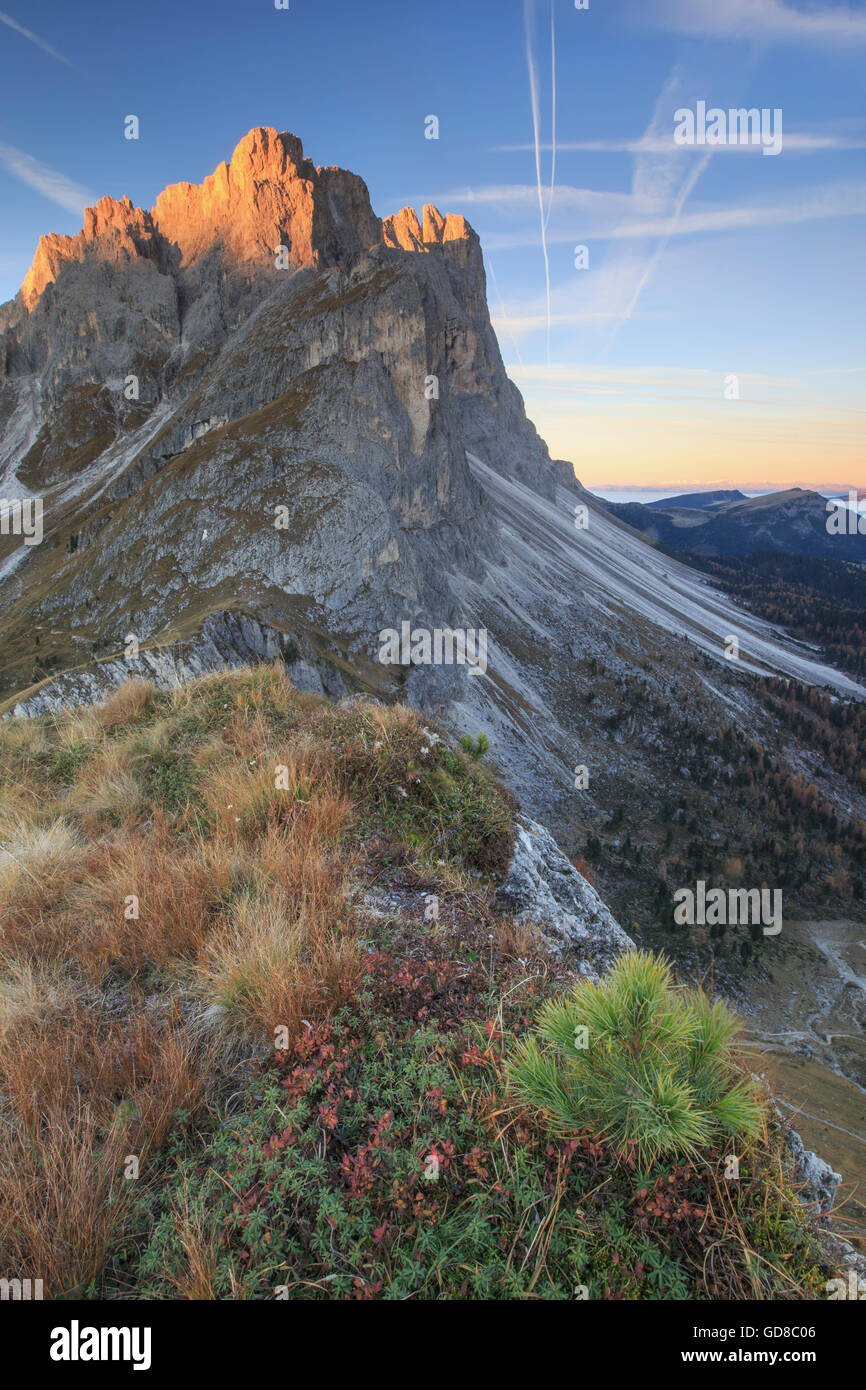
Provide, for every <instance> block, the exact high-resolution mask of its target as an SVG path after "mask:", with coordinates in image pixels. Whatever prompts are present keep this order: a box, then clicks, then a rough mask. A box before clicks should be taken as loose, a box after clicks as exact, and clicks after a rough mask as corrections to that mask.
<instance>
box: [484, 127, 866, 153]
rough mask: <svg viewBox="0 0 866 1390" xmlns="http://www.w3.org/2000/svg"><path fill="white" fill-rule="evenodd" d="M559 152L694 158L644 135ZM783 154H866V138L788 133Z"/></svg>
mask: <svg viewBox="0 0 866 1390" xmlns="http://www.w3.org/2000/svg"><path fill="white" fill-rule="evenodd" d="M552 148H553V146H552V145H549V144H545V143H543V142H542V144H541V149H542V150H545V151H546V150H550V149H552ZM556 148H557V149H558V150H560V151H561V152H562V153H581V154H593V153H596V154H683V155H687V154H691V153H693V152H694V150H693V147H692V146H690V145H678V144H677V143H676V141H675V140H674V137H673V131H671V133H670V135H657V136H647V135H641V136H639V137H638V138H637V139H635V140H560V141H557V145H556ZM783 148H784V150H785V152H786V153H791V152H793V153H795V154H825V153H826V152H827V150H866V137H863V138H860V139H849V138H848V137H846V136H836V135H810V134H808V133H807V132H799V133H789V132H787V131H786V132H785V135H784V146H783ZM531 149H533V146H532V145H529V144H517V145H491V146H490V153H492V154H525V153H526V151H527V150H531ZM707 149H708V150H709V151H710V152H711V153H712V154H728V153H729V152H734V151H745V152H746V153H748V154H758V155H760V154H763V147H762V146H761V145H740V144H737V143H732V144H728V145H713V146H707Z"/></svg>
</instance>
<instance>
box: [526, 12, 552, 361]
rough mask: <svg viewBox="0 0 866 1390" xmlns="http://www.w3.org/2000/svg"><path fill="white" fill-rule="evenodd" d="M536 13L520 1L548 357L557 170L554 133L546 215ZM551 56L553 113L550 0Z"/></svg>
mask: <svg viewBox="0 0 866 1390" xmlns="http://www.w3.org/2000/svg"><path fill="white" fill-rule="evenodd" d="M534 11H535V0H523V33H524V40H525V44H526V68H527V72H528V74H529V101H530V107H531V110H532V137H533V149H534V151H535V183H536V194H537V197H538V217H539V222H540V226H541V254H542V257H543V258H544V286H545V293H546V298H547V354H548V356H550V256H549V255H548V251H547V223H548V220H549V218H550V208H551V205H552V202H553V187H554V185H553V179H554V177H555V170H556V133H555V129H554V132H553V170H554V173H553V174H552V175H551V185H550V196H549V200H548V206H547V212H546V213H545V210H544V194H543V192H542V186H541V144H540V141H541V116H540V113H539V101H538V72H537V69H536V66H535V54H534V53H533V50H532V21H533V17H534ZM550 13H551V18H550V23H551V56H552V61H553V64H554V87H553V91H554V98H553V100H554V107H553V110H554V113H555V111H556V106H555V102H556V95H555V93H556V85H555V83H556V78H555V61H556V42H555V38H554V30H553V0H551V12H550Z"/></svg>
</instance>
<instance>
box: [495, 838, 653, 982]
mask: <svg viewBox="0 0 866 1390" xmlns="http://www.w3.org/2000/svg"><path fill="white" fill-rule="evenodd" d="M497 901H498V903H499V905H500V906H501V907H502V909H503V910H504V911H506V912H510V913H511V914H512V916H513V917H514V919H515V920H516V921H517V922H518V923H520V924H521V925H525V926H528V927H532V928H534V929H536V930H538V931H540V932H541V933H542V935H543V936H544V937H545V938H546V939H547V941H548V942H549V943H550V944H551V945H552V946H553V947H554V948H555V949H558V950H563V949H566V948H568V949H569V950H570V951H573V952H576V953H577V956H578V959H577V961H576V969H577V970H579V971H580V973H581V974H582V975H586V976H589V977H590V978H591V979H598V977H599V975H601V974H604V972H605V971H606V970H607V969H609V967H610V966H611V965H612V964H613V961H614V960H615V959H616V957H617V956H619V955H622V954H623V952H624V951H633V950H634V948H635V947H634V942H633V941H632V939H631V937H630V936H629V935H628V934H627V933H626V932H624V931H623V929H622V927H621V926H620V925H619V923H618V922H617V920H616V918H615V917H614V916H613V914H612V913H611V911H610V909H609V908H608V907H606V906H605V904H604V903H603V902H602V900H601V898H600V897H599V895H598V893H596V891H595V889H594V888H593V886H592V884H591V883H588V882H587V880H586V879H585V878H584V877H583V875H582V874H580V873H578V871H577V869H576V868H575V867H574V865H573V864H572V863H571V862H570V861H569V860H568V859H566V857H565V855H564V854H563V852H562V850H561V849H560V848H559V845H558V844H557V843H556V841H555V840H554V838H553V836H552V835H551V833H550V831H549V830H546V829H545V827H544V826H543V825H539V824H538V822H537V821H534V820H530V819H529V818H528V817H521V819H520V821H519V822H518V827H517V840H516V842H515V846H514V853H513V855H512V858H511V863H510V865H509V868H508V875H507V877H506V879H505V882H504V883H503V884H502V886H501V888H500V889H499V891H498V894H497Z"/></svg>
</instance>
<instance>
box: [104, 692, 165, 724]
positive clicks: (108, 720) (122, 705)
mask: <svg viewBox="0 0 866 1390" xmlns="http://www.w3.org/2000/svg"><path fill="white" fill-rule="evenodd" d="M155 694H156V687H155V686H154V684H153V682H152V681H147V680H129V681H125V682H124V684H123V685H121V686H120V687H119V688H118V689H117V690H115V691H114V694H113V695H109V697H108V699H107V700H106V701H105V703H104V704H103V705H98V706H97V707H96V710H95V713H96V717H97V718H98V720H99V722H100V723H101V724H102V727H103V728H104V729H116V728H119V727H120V726H121V725H123V724H130V723H131V722H132V721H133V719H138V718H139V716H140V715H142V714H144V713H145V711H146V710H149V709H150V708H151V706H152V705H153V698H154V696H155Z"/></svg>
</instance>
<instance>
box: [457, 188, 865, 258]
mask: <svg viewBox="0 0 866 1390" xmlns="http://www.w3.org/2000/svg"><path fill="white" fill-rule="evenodd" d="M435 201H436V202H437V203H440V204H441V203H445V202H451V203H453V204H455V205H457V206H460V205H466V206H468V205H470V204H474V205H476V206H478V207H489V208H490V209H491V210H492V209H494V208H495V209H496V210H497V211H498V212H499V213H500V214H501V217H500V218H499V219H498V221H499V222H500V223H501V222H502V221H503V220H505V219H508V220H509V221H510V222H511V224H512V228H513V229H512V230H511V231H509V230H504V231H501V232H494V233H491V234H490V235H489V236H485V237H484V246H485V250H491V249H492V250H514V249H517V248H519V247H524V246H534V245H536V244H537V240H538V238H537V233H536V232H535V231H534V229H533V226H532V224H531V221H530V214H531V212H532V210H533V209H534V208H535V205H536V201H537V200H536V192H535V188H534V187H533V186H532V185H531V184H510V185H504V186H503V185H499V184H493V185H491V186H490V187H488V188H475V189H463V190H451V191H450V192H446V193H443V194H441V195H437V196H436V198H435ZM557 208H558V211H559V213H560V217H559V218H558V219H556V220H555V221H554V224H553V225H552V226H551V227H549V228H548V232H547V244H548V248H550V247H551V246H553V245H557V244H562V243H568V244H570V243H572V242H574V240H575V220H576V219H579V226H580V228H581V235H582V236H584V237H590V238H592V240H594V241H630V240H640V239H642V238H658V237H668V238H669V239H672V238H682V237H688V236H700V235H712V234H721V233H724V232H738V231H750V230H757V229H759V228H761V227H778V226H786V225H788V224H791V225H793V224H794V223H800V222H817V221H824V220H827V219H834V218H839V217H857V216H862V215H863V214H864V213H866V182H863V181H862V180H861V181H856V180H838V181H836V182H834V183H825V184H810V185H807V186H806V187H797V188H794V189H791V190H789V191H788V192H787V193H785V192H782V193H780V196H779V197H777V198H776V199H775V200H774V201H773V202H762V203H758V202H754V203H738V204H728V205H715V206H713V205H707V204H706V203H703V204H700V205H698V206H697V207H695V208H694V209H693V210H692V211H690V212H681V214H680V217H679V219H678V220H676V221H675V222H674V223H673V225H672V222H671V206H670V204H669V202H668V201H666V199H665V198H664V197H663V196H661V195H658V196H653V194H652V193H651V192H650V190H649V189H647V188H646V187H644V188H643V189H641V190H640V191H633V192H631V193H609V192H601V191H598V190H596V189H592V188H576V187H572V186H571V185H569V184H560V185H559V187H558V189H557Z"/></svg>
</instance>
